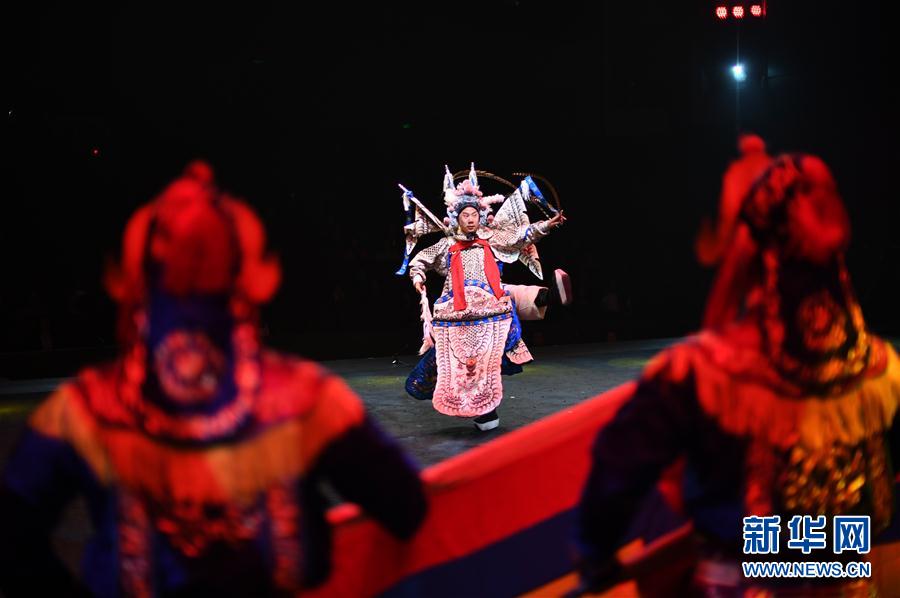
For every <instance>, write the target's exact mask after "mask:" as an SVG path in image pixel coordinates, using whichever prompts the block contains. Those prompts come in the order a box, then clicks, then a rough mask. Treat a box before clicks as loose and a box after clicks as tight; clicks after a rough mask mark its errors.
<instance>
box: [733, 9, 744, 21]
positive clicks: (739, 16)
mask: <svg viewBox="0 0 900 598" xmlns="http://www.w3.org/2000/svg"><path fill="white" fill-rule="evenodd" d="M731 14H733V15H734V18H735V19H743V18H744V7H743V6H735V7H734V8H732V9H731Z"/></svg>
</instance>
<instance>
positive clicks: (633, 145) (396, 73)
mask: <svg viewBox="0 0 900 598" xmlns="http://www.w3.org/2000/svg"><path fill="white" fill-rule="evenodd" d="M185 4H186V3H185ZM723 4H727V3H723ZM748 5H749V3H748ZM887 5H888V3H885V6H887ZM192 6H193V7H191V8H188V7H186V6H182V5H166V4H165V3H159V2H155V3H146V4H126V5H122V4H121V3H111V2H108V3H72V2H59V1H51V2H43V3H17V4H16V5H14V6H9V7H6V8H5V9H4V10H5V13H6V15H5V18H4V21H5V25H6V27H5V33H4V43H5V44H6V45H7V48H6V51H5V52H4V56H5V62H6V64H5V69H4V72H5V74H6V77H5V80H6V81H7V85H6V86H5V87H6V90H7V91H6V94H5V97H6V101H7V104H8V106H7V108H8V110H9V115H8V118H7V120H6V121H5V125H4V135H3V138H4V145H5V147H6V150H5V160H4V164H3V169H4V174H3V215H2V220H0V276H2V286H0V378H4V377H5V378H22V377H29V376H38V375H40V376H53V375H65V374H68V373H71V372H72V371H74V369H75V368H76V367H77V366H79V365H80V364H82V363H85V362H87V361H90V360H93V359H96V358H97V357H99V356H101V355H108V354H110V353H111V351H112V348H113V346H114V343H115V339H114V336H113V320H114V318H113V306H112V304H111V302H110V301H109V300H108V299H107V298H106V297H105V295H104V292H103V289H102V286H101V284H100V279H101V272H102V268H103V265H104V261H105V260H107V259H109V258H111V257H112V256H114V255H116V253H117V252H118V243H119V238H120V234H121V230H122V227H123V225H124V223H125V220H126V218H127V216H128V214H129V213H130V212H131V211H132V210H133V209H134V208H135V207H137V206H138V205H139V204H140V203H142V202H144V201H146V200H148V199H150V198H151V197H152V196H153V195H154V194H155V193H156V192H157V191H158V190H160V188H161V187H162V186H163V185H164V184H165V183H166V182H167V181H168V180H170V179H171V178H172V177H174V176H175V175H176V174H177V173H178V172H179V171H180V169H181V168H182V167H183V166H184V164H185V163H186V162H187V161H188V160H190V159H191V158H194V157H204V158H206V159H208V160H209V161H211V163H212V164H213V166H214V167H215V169H216V171H217V173H218V177H219V179H220V181H221V183H222V185H223V186H224V187H225V188H226V189H229V190H231V191H232V192H234V193H235V194H238V195H240V196H243V197H245V198H246V199H247V200H249V201H250V202H251V203H252V204H253V205H254V206H255V207H256V208H257V209H258V211H259V212H260V213H261V215H262V216H263V218H264V219H265V221H266V222H267V224H268V227H269V231H270V244H271V246H272V248H273V249H274V250H275V251H276V252H277V253H278V254H280V256H281V259H282V262H283V266H284V274H285V276H284V279H285V282H284V285H283V287H282V289H281V291H280V293H279V295H278V296H277V298H276V300H275V301H274V302H273V303H272V304H271V305H270V306H269V307H267V308H266V310H265V312H264V322H265V325H266V330H267V332H268V335H269V341H270V342H271V343H272V344H274V345H276V346H279V347H282V348H286V349H290V350H292V351H295V352H299V353H302V354H304V355H307V356H310V357H314V358H335V357H357V356H376V355H393V354H403V353H412V352H414V351H415V349H416V348H417V347H418V344H419V336H420V328H419V323H418V318H417V307H416V299H417V297H416V296H415V294H414V293H413V291H412V289H411V285H410V284H409V281H408V279H407V278H405V277H403V278H400V277H395V276H394V275H393V272H394V270H395V269H396V268H397V266H398V264H399V262H400V258H401V246H402V235H401V230H400V227H401V225H402V223H403V216H402V212H401V202H400V196H399V191H398V189H397V187H396V183H397V182H398V181H402V182H403V183H404V184H406V185H407V186H408V187H410V188H412V189H413V190H415V191H416V193H417V195H418V196H419V198H420V199H422V200H424V201H425V202H426V203H427V204H428V205H430V206H432V207H433V209H434V210H437V209H438V208H439V207H440V184H441V175H442V169H443V165H444V164H445V163H447V164H449V165H450V167H451V169H454V170H458V169H462V168H465V167H467V165H468V163H469V161H471V160H474V161H475V163H476V165H477V166H478V167H480V168H484V169H487V170H491V171H493V172H496V173H497V174H500V175H502V176H507V177H510V176H511V173H512V172H514V171H520V170H524V171H532V172H537V173H540V174H543V175H544V176H547V177H549V178H550V179H551V180H552V181H553V182H554V183H555V185H556V186H557V187H558V189H559V191H560V194H561V196H562V202H563V206H564V208H565V209H566V212H567V214H568V216H569V217H570V222H569V224H567V225H566V226H565V227H564V228H563V229H562V230H560V231H559V232H557V233H554V235H553V236H552V237H550V238H549V239H547V240H545V241H544V242H543V243H542V244H541V245H540V246H539V249H540V251H541V252H542V256H543V258H544V263H545V268H546V269H547V270H551V269H552V268H553V267H556V266H561V267H564V268H566V269H567V270H568V271H569V272H570V273H571V275H572V278H573V283H574V287H575V292H576V301H575V304H574V305H573V306H572V307H571V308H569V309H567V310H557V311H556V312H555V313H552V314H551V317H550V318H549V319H548V320H547V321H546V322H539V323H530V324H529V325H528V326H527V328H526V338H527V340H528V341H529V342H530V343H531V344H533V345H541V344H556V343H571V342H586V341H596V340H607V339H630V338H649V337H664V336H674V335H681V334H684V333H687V332H689V331H691V330H693V329H694V328H696V326H697V325H698V324H699V319H700V313H701V310H702V306H703V301H704V298H705V295H706V292H707V290H708V286H709V283H710V280H711V273H710V272H707V271H703V270H702V269H701V268H700V267H699V266H697V265H696V262H695V260H694V257H693V254H692V242H693V238H694V234H695V232H696V230H697V227H698V225H699V222H700V219H701V218H702V217H703V216H704V215H712V214H713V213H714V210H715V206H716V202H717V198H718V190H719V182H720V177H721V174H722V172H723V170H724V168H725V166H726V164H727V163H728V161H729V160H730V159H732V158H733V157H735V153H736V152H735V149H734V145H735V136H736V132H737V130H738V129H739V128H745V129H752V130H755V131H757V132H759V133H761V134H763V135H764V136H765V137H766V138H767V140H768V142H769V145H770V147H771V148H772V149H773V150H775V151H784V150H806V151H810V152H814V153H818V154H820V155H821V156H822V157H823V158H824V159H825V160H826V161H827V162H828V163H829V164H830V165H831V166H832V167H833V169H834V171H835V174H836V176H837V179H838V182H839V184H840V186H841V189H842V192H843V194H844V197H845V199H846V202H847V204H848V208H849V211H850V214H851V218H852V221H853V224H854V235H855V238H854V243H853V247H852V250H851V254H850V263H851V270H852V272H853V275H854V279H855V283H856V286H857V289H858V292H859V295H860V297H861V301H862V305H863V308H864V310H865V313H866V316H867V318H868V321H869V324H870V326H871V327H872V329H873V330H875V331H878V332H881V333H883V334H888V335H890V334H898V333H900V315H898V312H900V310H898V309H897V308H896V307H895V303H896V295H895V294H894V292H893V289H894V287H895V284H894V280H895V273H896V268H895V264H896V263H897V260H898V258H900V242H898V238H897V236H896V235H895V232H894V231H895V227H896V225H897V222H898V219H897V216H898V207H897V201H896V197H897V191H896V183H895V178H896V175H897V173H898V172H900V155H898V150H897V142H896V140H897V133H898V126H897V125H898V118H897V107H898V103H897V97H896V93H894V92H892V91H890V90H891V89H892V88H894V87H896V85H897V82H896V81H893V80H892V78H893V77H894V76H896V75H897V73H898V70H897V62H896V59H895V57H894V53H895V52H896V42H894V41H893V39H892V35H891V34H890V33H889V32H890V31H891V29H893V28H894V27H895V23H896V20H895V18H894V15H893V14H889V13H888V12H887V11H886V10H884V9H883V8H882V7H881V6H880V5H879V4H878V3H850V2H842V3H839V2H813V1H809V0H770V2H769V3H768V17H767V19H766V20H765V21H763V22H761V21H756V22H751V20H750V19H745V21H744V22H743V23H742V24H741V25H740V29H741V31H740V54H741V58H742V61H743V62H744V64H745V65H746V67H747V72H748V78H747V80H746V81H745V82H744V83H742V84H740V123H739V122H737V118H736V102H735V100H736V98H735V82H734V80H733V79H732V78H731V75H730V72H729V67H730V65H731V64H733V63H734V60H735V54H736V51H737V43H736V42H737V31H736V25H735V24H734V23H732V22H728V23H722V22H718V21H717V20H716V19H715V18H714V16H713V10H714V6H715V4H714V3H713V2H707V1H685V2H639V3H638V2H625V1H621V0H620V1H617V2H585V3H578V2H557V1H549V0H547V1H538V0H532V1H529V0H518V1H517V0H486V1H467V2H406V3H390V2H385V3H367V4H360V5H358V6H357V5H353V4H349V3H343V2H329V3H315V4H314V3H299V2H295V3H284V4H278V3H273V2H241V3H232V4H228V3H221V2H220V3H203V4H199V5H198V4H193V5H192ZM507 272H508V279H509V280H511V281H520V282H524V281H528V280H529V277H528V275H527V274H526V272H525V270H524V268H523V267H521V266H513V267H511V268H509V269H508V270H507ZM430 288H431V295H432V297H434V296H435V295H434V293H435V292H436V291H437V288H438V287H437V281H436V280H435V281H432V284H431V285H430Z"/></svg>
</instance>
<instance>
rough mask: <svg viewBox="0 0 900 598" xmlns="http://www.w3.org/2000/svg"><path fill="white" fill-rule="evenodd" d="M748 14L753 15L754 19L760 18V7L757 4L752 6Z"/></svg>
mask: <svg viewBox="0 0 900 598" xmlns="http://www.w3.org/2000/svg"><path fill="white" fill-rule="evenodd" d="M750 14H751V15H753V16H754V17H761V16H762V6H760V5H759V4H754V5H753V6H751V7H750Z"/></svg>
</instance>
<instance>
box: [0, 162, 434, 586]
mask: <svg viewBox="0 0 900 598" xmlns="http://www.w3.org/2000/svg"><path fill="white" fill-rule="evenodd" d="M264 250H265V232H264V230H263V227H262V224H261V223H260V222H259V220H258V218H257V217H256V215H255V214H254V213H253V212H252V211H251V209H250V208H249V207H248V206H247V205H246V204H244V203H243V202H241V201H239V200H237V199H233V198H231V197H229V196H227V195H225V194H223V193H220V192H219V191H218V190H217V189H216V187H215V185H214V183H213V179H212V172H211V171H210V169H209V167H208V166H206V165H205V164H203V163H195V164H192V165H191V166H190V167H189V168H188V170H187V171H186V173H185V174H184V176H182V177H181V178H179V179H178V180H176V181H175V182H173V183H172V184H171V185H170V186H169V187H168V188H166V189H165V190H164V191H163V193H162V194H161V195H160V196H159V197H158V198H157V199H156V200H154V201H153V202H151V203H150V204H148V205H146V206H144V207H142V208H140V209H139V210H138V211H137V212H136V213H135V214H134V216H133V217H132V218H131V220H130V221H129V223H128V226H127V228H126V231H125V236H124V243H123V258H122V263H121V266H120V267H119V268H117V269H115V271H113V272H111V273H110V275H109V278H108V286H109V289H110V292H111V294H112V296H113V297H114V298H115V300H116V301H117V302H118V305H119V308H120V314H121V321H120V324H121V333H122V335H123V341H124V347H123V348H124V351H123V354H122V356H121V357H120V358H119V359H117V360H116V361H114V362H113V363H110V364H107V365H104V366H100V367H92V368H87V369H85V370H83V371H82V372H81V373H80V374H79V375H78V376H77V377H76V378H75V379H74V380H73V381H71V382H68V383H66V384H63V385H62V386H61V387H60V388H59V389H58V390H57V391H56V392H55V393H53V395H52V396H51V397H50V398H49V399H47V400H46V401H45V402H44V403H43V404H41V405H40V406H39V407H38V409H37V410H36V412H35V413H34V414H33V415H32V417H31V419H30V422H29V428H28V430H27V431H26V433H25V436H24V438H23V439H22V441H21V443H20V445H19V446H18V448H17V450H16V451H15V453H14V455H13V456H12V459H11V461H10V462H9V465H8V467H7V469H6V471H5V473H4V476H3V479H2V489H0V497H2V498H0V500H2V504H0V519H2V521H0V529H2V530H3V531H2V534H0V538H2V540H0V551H2V552H0V567H2V575H0V582H2V587H3V590H4V592H6V593H7V595H10V596H11V595H21V594H27V595H45V596H52V595H57V596H59V595H72V594H74V593H77V592H79V591H84V590H85V589H86V590H87V591H89V592H90V593H92V594H94V595H101V596H116V595H136V596H150V595H174V594H177V595H207V594H216V595H242V596H250V595H252V596H258V595H272V594H281V593H293V592H294V591H296V590H298V589H302V588H304V587H309V586H313V585H316V584H317V583H320V582H321V581H323V580H324V579H325V578H326V577H327V575H328V571H329V554H330V535H329V528H328V525H327V523H326V521H325V517H324V513H325V509H326V507H327V503H328V501H327V500H326V497H325V496H324V495H323V494H322V490H321V486H322V482H327V483H328V484H330V485H331V487H332V488H333V489H334V490H336V491H337V493H338V494H340V495H341V496H343V497H344V498H346V499H348V500H351V501H354V502H356V503H358V504H359V505H360V506H362V508H363V509H364V510H366V511H367V512H368V513H369V514H370V515H372V516H373V517H374V518H375V519H376V520H378V521H379V522H380V523H382V524H383V525H384V526H385V527H386V528H387V529H388V530H389V531H391V532H392V533H393V534H395V535H397V536H399V537H401V538H406V537H409V536H411V535H412V534H413V533H414V532H415V530H416V529H417V527H418V526H419V524H420V523H421V521H422V519H423V517H424V513H425V499H424V494H423V491H422V488H421V485H420V482H419V478H418V474H417V472H416V469H415V468H414V467H413V466H412V465H411V464H410V463H409V462H408V461H407V459H406V458H405V457H404V455H403V454H402V452H401V451H400V449H399V448H398V446H397V445H396V444H394V443H393V442H392V441H391V440H389V439H388V438H386V437H385V436H384V435H383V434H382V433H381V432H380V431H379V429H378V428H377V426H376V425H375V424H374V422H373V421H372V420H371V419H369V418H368V417H367V415H366V412H365V409H364V408H363V405H362V403H361V402H360V400H359V399H358V398H357V397H356V396H355V395H354V394H353V392H352V391H351V390H350V389H349V388H348V387H347V385H346V384H345V383H344V382H343V381H342V380H340V379H339V378H338V377H337V376H334V375H332V374H330V373H329V372H327V371H325V370H324V369H322V368H321V367H319V366H317V365H316V364H314V363H311V362H308V361H304V360H301V359H296V358H292V357H289V356H286V355H280V354H277V353H275V352H273V351H270V350H267V349H265V348H264V347H262V346H261V345H260V342H259V339H258V336H257V324H256V321H257V312H258V306H259V305H260V304H261V303H264V302H265V301H267V300H268V299H269V298H270V297H271V296H272V295H273V293H274V292H275V290H276V288H277V286H278V283H279V277H280V269H279V267H278V264H277V263H276V262H275V261H274V260H273V259H271V258H269V257H267V256H266V254H265V253H264ZM76 494H81V495H83V496H85V497H86V499H87V502H88V506H89V511H90V517H91V522H92V524H93V528H94V536H93V538H92V539H91V542H90V544H89V545H88V547H87V549H86V552H85V554H84V559H83V584H84V587H82V584H81V583H80V582H78V581H76V580H74V579H72V578H71V577H70V576H69V575H68V573H67V572H66V570H65V568H64V566H63V565H62V563H61V562H60V561H59V559H58V558H57V557H56V556H55V555H54V554H53V552H52V551H51V548H50V544H49V535H50V533H51V531H52V528H53V527H54V524H55V523H56V522H57V520H58V519H59V516H60V513H61V510H62V509H63V507H64V506H65V505H66V504H67V503H68V502H69V501H70V499H71V498H73V497H74V496H75V495H76Z"/></svg>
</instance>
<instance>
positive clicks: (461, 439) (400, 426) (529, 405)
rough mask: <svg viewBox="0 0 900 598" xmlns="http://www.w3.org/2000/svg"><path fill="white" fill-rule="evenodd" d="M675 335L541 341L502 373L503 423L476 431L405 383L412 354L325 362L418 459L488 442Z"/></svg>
mask: <svg viewBox="0 0 900 598" xmlns="http://www.w3.org/2000/svg"><path fill="white" fill-rule="evenodd" d="M672 342H674V341H673V340H653V341H639V342H627V343H624V342H623V343H606V344H593V345H565V346H557V347H538V348H537V349H536V350H533V351H532V354H533V355H534V358H535V360H534V362H533V363H531V364H528V365H526V366H525V370H524V371H523V372H522V373H521V374H516V375H515V376H504V377H503V396H504V398H503V403H502V404H501V405H500V408H499V410H498V413H499V414H500V428H499V429H497V430H493V431H491V432H479V431H478V430H476V429H475V426H474V425H473V424H472V421H471V420H468V419H461V418H453V417H447V416H445V415H441V414H440V413H438V412H437V411H435V410H434V409H433V408H432V406H431V403H430V402H428V401H417V400H415V399H412V398H410V397H409V395H407V394H406V392H404V390H403V385H404V382H405V381H406V376H407V374H408V373H409V371H410V370H411V369H412V366H413V365H414V364H415V363H416V358H415V357H414V356H408V357H404V358H401V363H399V364H397V365H393V364H392V363H391V360H390V359H366V360H347V361H333V362H330V363H328V364H327V365H328V366H329V367H330V368H331V369H332V370H333V371H335V372H337V373H339V374H340V375H341V376H343V377H344V378H345V379H346V380H347V381H348V382H349V383H350V385H351V386H352V387H353V388H354V390H356V392H358V393H359V394H360V396H361V397H363V400H364V401H365V402H366V405H367V407H368V408H369V411H370V412H371V413H373V414H374V416H375V418H376V419H377V420H378V421H379V422H380V423H381V424H382V426H384V428H385V429H387V430H388V432H390V433H391V434H393V435H394V436H395V437H396V438H397V439H398V440H399V441H400V442H401V443H402V444H403V446H404V447H405V448H406V449H407V450H408V451H409V452H410V453H411V454H412V455H413V456H415V457H416V459H418V460H419V462H420V463H422V464H423V465H432V464H434V463H437V462H438V461H442V460H444V459H446V458H448V457H452V456H453V455H456V454H459V453H461V452H463V451H465V450H467V449H469V448H472V447H473V446H477V445H479V444H482V443H484V442H488V441H489V440H492V439H494V438H497V436H499V435H502V434H504V433H506V432H509V431H511V430H515V429H516V428H521V427H522V426H525V425H528V424H530V423H532V422H534V421H537V420H539V419H541V418H542V417H546V416H548V415H550V414H552V413H556V412H557V411H562V410H564V409H566V408H568V407H571V406H572V405H574V404H576V403H578V402H580V401H583V400H584V399H586V398H589V397H592V396H594V395H596V394H599V393H601V392H604V391H606V390H609V389H611V388H614V387H616V386H618V385H620V384H622V383H624V382H627V381H628V380H630V379H632V378H634V377H635V376H637V375H638V374H639V373H640V371H641V369H642V368H643V366H644V365H645V364H646V362H647V360H649V359H650V357H652V356H653V355H655V354H656V353H657V352H658V351H659V350H660V349H662V348H664V347H666V346H667V345H669V344H671V343H672Z"/></svg>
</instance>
